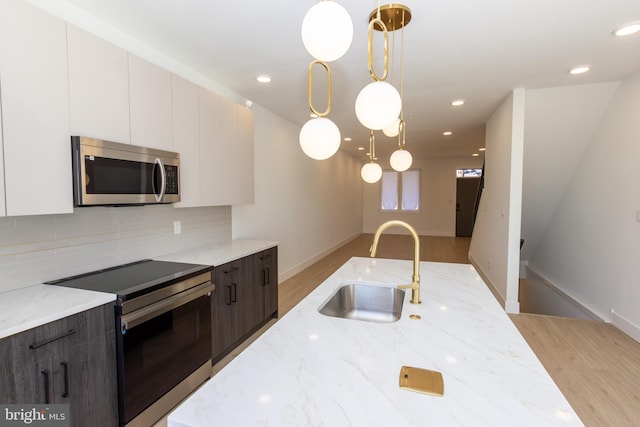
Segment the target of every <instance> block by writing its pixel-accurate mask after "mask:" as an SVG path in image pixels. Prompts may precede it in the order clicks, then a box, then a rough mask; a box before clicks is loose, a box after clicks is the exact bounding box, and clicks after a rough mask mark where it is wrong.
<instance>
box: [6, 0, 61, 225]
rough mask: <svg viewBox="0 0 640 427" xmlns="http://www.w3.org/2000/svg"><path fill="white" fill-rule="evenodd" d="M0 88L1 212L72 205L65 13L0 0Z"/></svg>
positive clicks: (49, 210) (57, 209)
mask: <svg viewBox="0 0 640 427" xmlns="http://www.w3.org/2000/svg"><path fill="white" fill-rule="evenodd" d="M0 88H1V90H2V114H3V116H2V121H3V123H2V125H3V129H2V131H3V140H4V141H3V145H4V167H5V170H4V174H5V191H6V194H5V198H6V214H7V215H41V214H53V213H70V212H73V197H72V186H71V149H70V144H71V142H70V138H69V130H70V129H69V85H68V78H67V37H66V25H65V23H64V21H61V20H59V19H57V18H54V17H53V16H51V15H49V14H47V13H45V12H43V11H42V10H39V9H37V8H35V7H33V6H31V5H29V4H27V3H26V2H24V1H21V0H2V1H0Z"/></svg>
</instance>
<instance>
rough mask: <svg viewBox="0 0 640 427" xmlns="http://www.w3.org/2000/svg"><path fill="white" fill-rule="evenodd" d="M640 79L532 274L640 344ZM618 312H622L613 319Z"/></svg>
mask: <svg viewBox="0 0 640 427" xmlns="http://www.w3.org/2000/svg"><path fill="white" fill-rule="evenodd" d="M639 117H640V73H636V74H635V75H633V76H632V77H630V78H628V79H627V80H625V81H623V82H622V83H621V85H620V86H619V88H618V90H617V91H616V93H615V95H614V97H613V99H612V101H611V103H610V105H609V108H608V110H607V112H606V113H605V115H604V117H603V119H602V121H601V123H600V124H599V126H598V128H597V131H596V132H595V134H594V137H593V139H592V140H591V143H590V145H589V147H588V149H587V151H586V153H585V155H584V156H583V157H582V159H581V161H580V163H579V165H578V167H577V169H576V171H575V173H574V175H573V177H572V179H571V182H570V183H569V185H568V187H567V190H566V191H565V193H564V196H563V198H562V201H561V202H560V204H559V205H558V208H557V210H556V212H555V213H554V215H553V216H552V218H551V219H550V221H549V225H548V227H547V228H546V230H545V232H544V234H543V236H542V238H541V240H540V243H539V244H538V245H537V247H536V249H535V252H534V253H533V254H532V256H531V258H530V260H529V268H530V269H532V270H534V271H535V272H536V273H537V274H539V275H540V276H542V277H544V278H545V279H546V280H548V281H549V282H551V283H553V284H554V285H556V286H558V287H559V288H560V289H562V290H563V291H564V292H566V293H567V294H569V295H571V296H572V297H573V298H575V299H577V300H578V301H580V302H581V303H582V304H583V305H586V306H588V307H590V308H591V309H592V310H594V311H596V312H597V313H598V315H600V316H601V317H603V318H605V319H609V318H611V319H612V321H613V322H614V324H616V325H617V326H619V327H620V328H621V329H623V330H625V331H626V332H628V333H630V334H631V335H632V336H634V337H636V339H640V286H638V277H640V262H638V259H639V258H638V256H639V254H640V222H639V221H638V211H639V210H640V185H638V184H637V177H638V160H639V159H640V126H639V125H638V118H639ZM612 313H615V314H614V315H612Z"/></svg>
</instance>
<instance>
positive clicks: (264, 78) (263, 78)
mask: <svg viewBox="0 0 640 427" xmlns="http://www.w3.org/2000/svg"><path fill="white" fill-rule="evenodd" d="M256 80H257V81H259V82H260V83H269V82H271V76H268V75H266V74H261V75H259V76H258V77H256Z"/></svg>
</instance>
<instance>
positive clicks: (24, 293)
mask: <svg viewBox="0 0 640 427" xmlns="http://www.w3.org/2000/svg"><path fill="white" fill-rule="evenodd" d="M115 299H116V296H115V295H113V294H108V293H104V292H94V291H85V290H82V289H73V288H65V287H62V286H54V285H34V286H27V287H26V288H20V289H14V290H12V291H8V292H3V293H0V338H4V337H8V336H10V335H13V334H17V333H20V332H23V331H26V330H28V329H31V328H35V327H37V326H40V325H44V324H45V323H49V322H53V321H54V320H58V319H62V318H63V317H67V316H71V315H73V314H76V313H80V312H82V311H85V310H89V309H91V308H94V307H98V306H100V305H102V304H107V303H109V302H112V301H115Z"/></svg>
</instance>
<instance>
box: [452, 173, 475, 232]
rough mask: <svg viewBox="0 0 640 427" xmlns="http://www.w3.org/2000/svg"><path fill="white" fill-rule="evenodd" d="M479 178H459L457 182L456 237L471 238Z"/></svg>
mask: <svg viewBox="0 0 640 427" xmlns="http://www.w3.org/2000/svg"><path fill="white" fill-rule="evenodd" d="M479 185H480V178H479V177H469V178H458V179H457V182H456V236H458V237H471V234H472V233H473V222H474V218H473V210H474V207H475V203H476V196H477V195H478V186H479Z"/></svg>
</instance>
